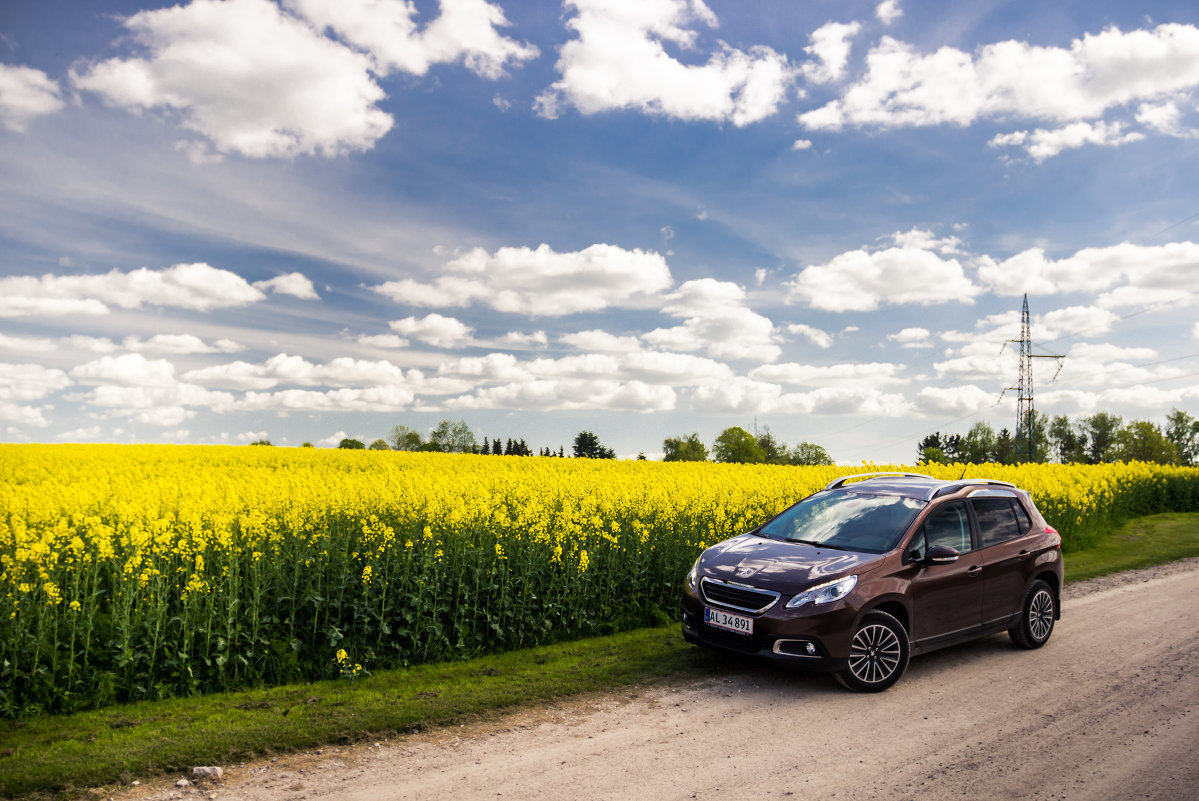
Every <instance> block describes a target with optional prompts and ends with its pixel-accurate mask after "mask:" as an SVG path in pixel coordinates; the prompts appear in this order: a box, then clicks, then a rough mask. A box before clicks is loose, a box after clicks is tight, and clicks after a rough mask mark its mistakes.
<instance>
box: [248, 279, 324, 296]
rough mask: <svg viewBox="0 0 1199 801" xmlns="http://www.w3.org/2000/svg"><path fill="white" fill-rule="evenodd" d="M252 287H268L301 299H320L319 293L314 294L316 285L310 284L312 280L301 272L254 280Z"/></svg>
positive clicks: (281, 293)
mask: <svg viewBox="0 0 1199 801" xmlns="http://www.w3.org/2000/svg"><path fill="white" fill-rule="evenodd" d="M254 287H255V288H256V289H263V290H265V289H269V290H271V291H273V292H277V293H278V294H280V295H291V296H292V297H296V298H301V299H303V300H319V299H320V295H318V294H316V287H314V286H313V285H312V281H310V280H308V278H307V277H306V276H304V275H302V274H301V273H287V274H286V275H278V276H275V277H274V278H272V279H270V280H269V281H255V282H254Z"/></svg>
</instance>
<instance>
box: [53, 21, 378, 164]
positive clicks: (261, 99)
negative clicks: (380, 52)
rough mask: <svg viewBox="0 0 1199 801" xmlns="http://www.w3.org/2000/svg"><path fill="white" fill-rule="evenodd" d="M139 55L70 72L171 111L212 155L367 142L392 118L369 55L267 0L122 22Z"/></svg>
mask: <svg viewBox="0 0 1199 801" xmlns="http://www.w3.org/2000/svg"><path fill="white" fill-rule="evenodd" d="M124 24H125V27H126V28H127V29H128V30H129V31H130V33H131V35H132V38H133V40H134V41H135V42H136V43H137V44H138V45H139V46H140V48H141V50H142V51H144V52H143V54H142V55H141V56H135V57H131V58H113V59H109V60H107V61H102V62H99V63H97V64H93V65H91V66H89V67H87V68H85V69H83V70H82V71H80V72H75V71H72V80H73V82H74V84H75V86H76V87H78V88H79V89H82V90H85V91H88V92H94V93H96V94H98V95H100V96H101V98H103V100H104V101H105V102H106V103H108V104H109V105H112V106H116V107H120V108H125V109H128V110H130V111H133V112H136V113H140V112H143V111H148V110H152V109H158V110H162V111H163V112H164V113H169V114H170V115H172V116H177V117H178V118H179V119H180V122H181V124H182V125H183V127H184V128H186V129H187V130H190V131H192V132H194V133H196V134H199V135H200V136H201V137H203V138H204V139H205V140H207V142H209V143H210V144H211V147H212V148H214V149H215V151H216V152H217V153H238V154H241V155H243V156H249V157H254V158H262V157H271V156H297V155H306V154H316V153H320V154H324V155H330V156H332V155H338V154H342V153H346V152H350V151H355V150H366V149H368V148H370V147H372V146H373V145H374V143H375V141H376V140H378V139H379V138H380V137H382V136H383V135H384V134H386V133H387V131H388V130H389V129H390V128H391V126H392V117H391V115H390V114H387V113H385V112H383V111H381V110H380V109H379V108H378V107H377V106H376V103H378V102H379V101H381V100H382V99H383V98H384V93H383V90H382V89H380V88H379V86H378V84H377V83H375V81H374V79H373V78H372V77H371V73H370V68H371V66H372V65H371V61H370V59H369V58H368V57H367V56H365V55H363V54H361V53H357V52H355V51H353V50H351V49H350V48H348V47H346V46H345V45H342V44H339V43H338V42H334V41H332V40H331V39H328V38H326V37H324V36H321V35H320V34H319V33H318V32H316V31H314V30H313V29H312V28H311V27H310V26H309V25H308V24H307V23H305V22H304V21H302V20H300V19H297V18H296V17H294V16H291V15H289V14H286V13H284V12H283V11H282V10H281V9H280V8H279V6H277V5H276V4H275V3H272V2H268V0H227V1H226V2H216V0H192V2H191V3H189V4H188V5H185V6H173V7H170V8H161V9H155V10H150V11H140V12H138V13H136V14H134V15H133V16H131V17H129V18H127V19H126V20H125V21H124Z"/></svg>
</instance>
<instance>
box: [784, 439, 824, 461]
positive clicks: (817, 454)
mask: <svg viewBox="0 0 1199 801" xmlns="http://www.w3.org/2000/svg"><path fill="white" fill-rule="evenodd" d="M787 463H788V464H802V465H831V464H835V462H833V457H831V456H829V455H828V451H826V450H825V449H824V448H822V447H821V446H819V445H817V444H816V443H814V442H801V443H799V444H798V445H796V446H795V447H794V448H792V449H791V450H790V451H789V452H788V453H787Z"/></svg>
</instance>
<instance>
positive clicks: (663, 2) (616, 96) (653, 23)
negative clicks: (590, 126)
mask: <svg viewBox="0 0 1199 801" xmlns="http://www.w3.org/2000/svg"><path fill="white" fill-rule="evenodd" d="M566 5H567V6H568V7H570V8H572V9H573V10H574V12H575V15H574V16H573V17H571V18H570V19H569V20H568V21H567V23H566V24H567V27H569V28H570V29H571V30H572V31H574V33H575V36H576V38H574V39H571V40H570V41H568V42H567V43H566V44H564V45H563V46H562V48H561V50H560V52H559V58H558V63H557V70H558V72H559V74H560V75H561V76H562V77H561V79H559V80H558V81H556V82H555V83H554V84H553V85H552V86H550V88H549V89H547V90H546V91H545V92H543V93H542V94H541V95H540V96H539V97H538V98H537V104H536V107H537V109H538V110H539V111H540V113H541V114H542V115H543V116H546V117H549V118H554V117H557V116H558V115H559V113H560V112H561V109H562V107H563V106H566V105H570V106H573V107H574V108H576V109H578V110H579V111H580V112H582V113H583V114H595V113H599V112H603V111H611V110H616V109H633V110H636V111H640V112H642V113H644V114H656V115H662V116H666V117H673V118H676V119H682V120H712V121H718V122H722V121H726V120H727V121H731V122H732V123H733V124H734V125H738V126H741V125H748V124H750V123H753V122H757V121H759V120H762V119H765V118H766V117H769V116H771V115H773V114H774V113H775V112H776V111H777V110H778V107H779V105H780V104H781V103H782V102H783V100H784V99H785V96H786V93H787V89H788V88H789V87H790V86H791V85H792V83H793V81H794V78H795V69H794V67H792V66H791V65H790V64H789V63H788V61H787V58H786V56H784V55H781V54H779V53H777V52H775V51H774V50H772V49H770V48H768V47H761V46H759V47H753V48H751V49H750V50H749V51H748V52H747V51H744V50H738V49H736V48H733V47H730V46H729V45H727V44H724V43H723V42H722V43H720V44H719V46H718V47H717V48H715V49H714V50H713V51H712V52H710V54H709V55H708V60H707V62H706V63H703V64H698V63H696V64H691V63H684V62H682V61H680V60H678V59H677V58H675V57H674V56H672V55H671V54H670V53H669V52H668V51H667V46H668V45H669V46H671V47H672V48H678V49H680V50H683V51H687V52H689V53H698V51H699V47H700V46H699V41H698V40H699V36H698V32H697V30H696V26H697V25H703V26H706V27H708V28H715V27H716V26H717V25H718V21H717V19H716V16H715V15H714V14H713V13H712V11H711V10H710V9H709V8H708V7H707V6H706V5H705V4H704V3H703V0H654V2H639V3H610V2H606V0H567V2H566ZM701 55H702V54H701Z"/></svg>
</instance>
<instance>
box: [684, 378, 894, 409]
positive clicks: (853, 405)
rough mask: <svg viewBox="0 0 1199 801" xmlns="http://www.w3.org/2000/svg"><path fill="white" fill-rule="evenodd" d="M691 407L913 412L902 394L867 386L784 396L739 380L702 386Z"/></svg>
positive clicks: (775, 389)
mask: <svg viewBox="0 0 1199 801" xmlns="http://www.w3.org/2000/svg"><path fill="white" fill-rule="evenodd" d="M691 405H692V408H693V409H695V410H696V411H702V412H718V413H726V414H727V413H737V414H742V415H744V414H836V415H855V414H860V415H869V416H873V417H896V416H900V415H903V414H908V413H911V412H912V411H913V407H912V405H911V403H909V402H908V401H907V400H905V399H904V397H903V396H902V395H899V394H895V393H884V392H880V391H878V390H877V389H874V388H870V387H865V386H833V387H822V388H820V389H816V390H813V391H811V392H792V393H784V392H783V391H782V388H781V387H779V386H778V385H777V384H772V383H769V382H765V381H756V380H754V379H752V378H737V379H734V380H733V381H727V382H722V383H718V384H710V385H706V386H702V387H699V388H697V389H696V390H695V392H694V393H693V394H692V396H691Z"/></svg>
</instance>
